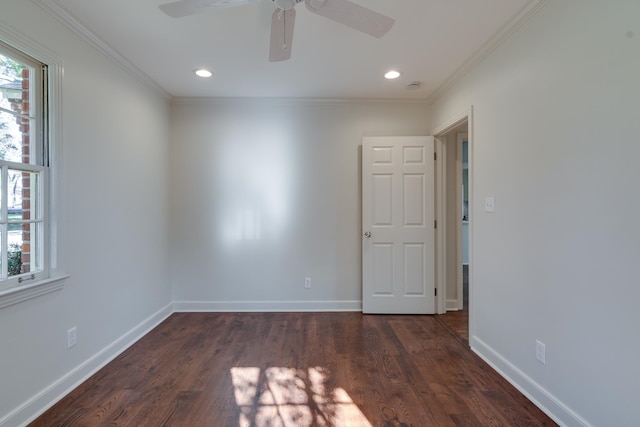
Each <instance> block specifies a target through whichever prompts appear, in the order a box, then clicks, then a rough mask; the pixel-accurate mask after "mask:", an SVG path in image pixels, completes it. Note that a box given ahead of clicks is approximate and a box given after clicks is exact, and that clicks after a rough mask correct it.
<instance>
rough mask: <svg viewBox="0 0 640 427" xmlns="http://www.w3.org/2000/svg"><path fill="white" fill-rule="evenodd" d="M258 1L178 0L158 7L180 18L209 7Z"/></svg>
mask: <svg viewBox="0 0 640 427" xmlns="http://www.w3.org/2000/svg"><path fill="white" fill-rule="evenodd" d="M259 1H261V0H180V1H174V2H172V3H165V4H161V5H160V6H158V8H159V9H160V10H161V11H163V12H164V13H166V14H167V15H169V16H170V17H172V18H182V17H183V16H189V15H197V14H199V13H203V12H207V11H208V10H210V9H225V8H228V7H235V6H244V5H246V4H251V3H258V2H259Z"/></svg>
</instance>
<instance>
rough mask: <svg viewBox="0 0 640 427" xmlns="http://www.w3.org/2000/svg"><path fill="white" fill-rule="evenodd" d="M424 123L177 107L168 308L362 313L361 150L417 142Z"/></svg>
mask: <svg viewBox="0 0 640 427" xmlns="http://www.w3.org/2000/svg"><path fill="white" fill-rule="evenodd" d="M427 118H428V109H427V107H426V105H424V104H415V103H376V102H370V103H359V102H331V101H315V102H314V101H292V100H236V101H211V102H208V103H207V102H202V101H193V100H192V101H189V100H183V101H182V102H180V101H179V102H176V103H175V104H174V106H173V108H172V121H171V125H172V132H173V135H172V146H171V150H170V151H171V176H172V178H171V191H172V192H171V204H172V210H171V221H172V228H171V239H172V240H171V256H172V260H173V262H172V276H171V277H172V281H173V284H174V299H175V301H176V308H177V309H179V310H189V309H203V310H207V309H233V310H240V309H246V310H251V309H253V310H256V309H258V310H278V309H280V310H281V309H287V310H297V309H360V307H361V299H362V292H361V268H362V267H361V236H360V229H361V211H360V198H361V194H360V156H361V149H360V145H361V138H362V136H373V135H395V134H397V135H421V134H426V132H427V129H428V123H427V121H426V120H427ZM305 277H311V278H312V288H311V289H310V290H305V289H304V287H303V284H304V278H305ZM196 301H197V302H198V303H194V302H196Z"/></svg>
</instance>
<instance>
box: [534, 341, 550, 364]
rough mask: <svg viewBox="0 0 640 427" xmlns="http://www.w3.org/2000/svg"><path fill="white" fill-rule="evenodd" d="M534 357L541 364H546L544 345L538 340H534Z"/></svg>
mask: <svg viewBox="0 0 640 427" xmlns="http://www.w3.org/2000/svg"><path fill="white" fill-rule="evenodd" d="M536 359H538V361H539V362H540V363H542V364H543V365H546V364H547V355H546V346H545V345H544V343H543V342H541V341H538V340H536Z"/></svg>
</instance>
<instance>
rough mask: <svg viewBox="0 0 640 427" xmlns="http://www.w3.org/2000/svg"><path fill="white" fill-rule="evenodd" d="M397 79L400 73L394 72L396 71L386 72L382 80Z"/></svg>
mask: <svg viewBox="0 0 640 427" xmlns="http://www.w3.org/2000/svg"><path fill="white" fill-rule="evenodd" d="M398 77H400V71H396V70H391V71H388V72H387V73H386V74H385V75H384V78H385V79H389V80H393V79H397V78H398Z"/></svg>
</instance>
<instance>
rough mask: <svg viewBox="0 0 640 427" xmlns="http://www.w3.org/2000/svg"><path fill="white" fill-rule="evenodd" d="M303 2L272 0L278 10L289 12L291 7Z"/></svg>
mask: <svg viewBox="0 0 640 427" xmlns="http://www.w3.org/2000/svg"><path fill="white" fill-rule="evenodd" d="M303 1H304V0H273V3H274V4H275V5H276V7H277V8H278V9H282V10H289V9H293V7H294V6H295V5H296V4H298V3H301V2H303Z"/></svg>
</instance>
